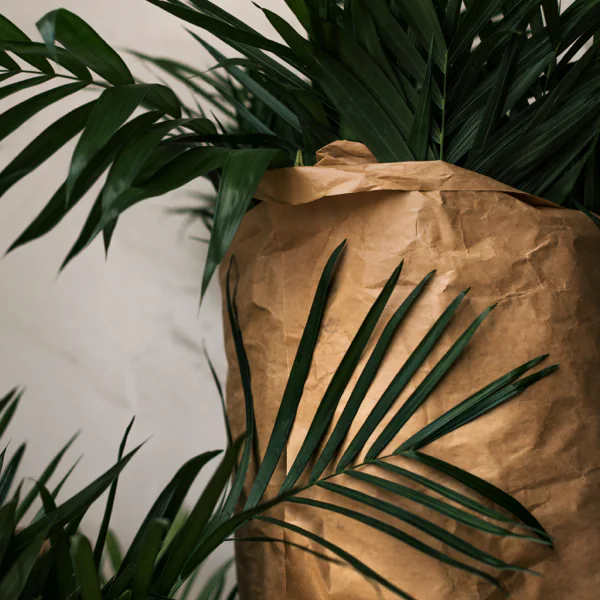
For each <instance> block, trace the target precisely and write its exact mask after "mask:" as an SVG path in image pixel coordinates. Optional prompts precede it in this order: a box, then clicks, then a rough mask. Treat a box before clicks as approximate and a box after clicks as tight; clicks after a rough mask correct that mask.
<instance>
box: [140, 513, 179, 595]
mask: <svg viewBox="0 0 600 600" xmlns="http://www.w3.org/2000/svg"><path fill="white" fill-rule="evenodd" d="M169 525H170V523H169V521H166V520H165V519H157V520H154V521H151V522H150V523H149V524H148V527H147V529H146V531H145V533H144V537H143V540H142V544H141V548H140V553H139V556H138V559H137V561H136V565H135V571H134V573H133V581H132V587H131V589H132V592H133V593H132V600H146V599H147V598H148V592H149V591H150V584H151V583H152V576H153V575H154V564H155V562H156V558H157V556H158V553H159V552H160V548H161V546H162V543H163V540H164V539H165V535H166V534H167V531H168V530H169Z"/></svg>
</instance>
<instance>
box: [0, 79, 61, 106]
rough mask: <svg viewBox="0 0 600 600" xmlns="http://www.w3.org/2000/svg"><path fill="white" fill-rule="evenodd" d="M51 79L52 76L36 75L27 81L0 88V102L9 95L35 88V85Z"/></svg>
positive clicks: (23, 80)
mask: <svg viewBox="0 0 600 600" xmlns="http://www.w3.org/2000/svg"><path fill="white" fill-rule="evenodd" d="M51 79H52V75H37V76H36V77H29V78H28V79H22V80H21V81H17V82H15V83H10V84H8V85H5V86H4V87H0V100H3V99H4V98H8V97H9V96H10V95H12V94H16V93H17V92H20V91H22V90H26V89H27V88H30V87H35V86H36V85H40V84H41V83H45V82H46V81H50V80H51Z"/></svg>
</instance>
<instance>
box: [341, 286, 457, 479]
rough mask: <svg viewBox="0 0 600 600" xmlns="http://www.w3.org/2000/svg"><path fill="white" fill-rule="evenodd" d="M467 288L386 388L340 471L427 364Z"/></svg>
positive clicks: (349, 462)
mask: <svg viewBox="0 0 600 600" xmlns="http://www.w3.org/2000/svg"><path fill="white" fill-rule="evenodd" d="M466 294H467V291H465V292H462V293H461V294H459V295H458V297H457V298H456V299H455V300H454V301H453V302H452V304H450V306H449V307H448V308H447V309H446V310H445V311H444V313H443V314H442V316H441V317H440V318H439V319H438V320H437V321H436V323H435V324H434V325H433V327H432V328H431V329H430V330H429V332H428V333H427V334H426V336H425V337H424V338H423V340H422V341H421V342H420V343H419V345H418V346H417V348H416V349H415V350H414V352H413V353H412V354H411V355H410V356H409V358H408V359H407V361H406V363H405V364H404V365H403V366H402V368H401V369H400V371H399V372H398V374H397V375H396V376H395V377H394V379H393V380H392V382H391V383H390V385H389V386H388V388H387V389H386V391H385V392H384V393H383V395H382V396H381V398H380V399H379V401H378V402H377V404H376V405H375V408H374V409H373V410H372V411H371V413H370V414H369V416H368V417H367V419H366V420H365V422H364V423H363V425H362V426H361V428H360V429H359V431H358V433H357V434H356V436H355V437H354V438H353V439H352V441H351V442H350V445H349V446H348V448H347V449H346V451H345V452H344V454H343V455H342V458H341V459H340V462H339V463H338V466H337V471H342V470H344V469H346V468H347V467H348V466H349V465H350V464H351V463H352V462H353V461H354V460H355V459H356V457H357V456H358V455H359V453H360V452H361V450H362V449H363V447H364V445H365V444H366V443H367V441H368V439H369V438H370V437H371V435H372V434H373V432H374V431H375V428H376V427H377V425H379V423H380V422H381V420H382V419H383V418H384V417H385V415H386V414H387V413H388V411H389V410H390V409H391V407H392V406H393V404H394V402H395V401H396V399H397V398H398V396H399V395H400V394H401V393H402V391H403V390H404V389H405V387H406V386H407V385H408V383H409V381H410V380H411V379H412V377H413V375H414V374H415V373H416V372H417V370H418V369H419V368H420V366H421V365H422V364H423V362H424V361H425V359H426V358H427V356H429V353H430V352H431V350H432V349H433V348H434V346H435V345H436V343H437V342H438V340H439V339H440V337H441V336H442V334H443V333H444V331H446V328H447V327H448V325H449V323H450V321H451V319H452V317H453V316H454V313H455V312H456V310H457V309H458V307H459V306H460V304H461V302H462V301H463V300H464V298H465V296H466Z"/></svg>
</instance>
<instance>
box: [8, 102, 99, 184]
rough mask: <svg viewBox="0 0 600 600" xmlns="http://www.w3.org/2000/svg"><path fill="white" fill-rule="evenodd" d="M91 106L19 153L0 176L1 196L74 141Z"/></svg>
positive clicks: (55, 125)
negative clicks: (69, 142)
mask: <svg viewBox="0 0 600 600" xmlns="http://www.w3.org/2000/svg"><path fill="white" fill-rule="evenodd" d="M93 106H94V102H88V103H87V104H84V105H83V106H80V107H79V108H76V109H75V110H72V111H71V112H69V113H67V114H66V115H65V116H64V117H61V118H60V119H58V121H56V122H55V123H53V124H52V125H50V127H48V128H47V129H45V130H44V131H43V132H42V133H41V134H40V135H38V136H37V137H36V138H35V140H33V141H32V142H31V143H30V144H29V145H28V146H27V147H26V148H25V149H24V150H23V151H22V152H20V153H19V154H18V156H17V157H16V158H15V159H13V160H12V161H11V162H10V164H9V165H8V166H7V167H5V168H4V169H3V171H2V172H1V173H0V196H2V195H3V194H4V193H5V192H6V191H7V190H9V189H10V188H11V187H12V186H13V185H14V184H15V183H17V182H18V181H20V180H21V179H23V177H26V176H27V175H29V174H30V173H31V172H32V171H33V170H34V169H36V168H37V167H39V166H40V165H41V164H43V163H44V162H45V161H46V160H48V158H50V157H51V156H52V155H53V154H54V153H55V152H56V151H58V150H59V149H60V148H62V147H63V146H64V145H65V144H66V143H67V142H68V141H69V140H71V139H73V138H74V137H75V136H76V135H77V134H78V133H79V132H80V131H81V130H82V129H83V128H84V127H85V124H86V122H87V120H88V117H89V116H90V113H91V112H92V108H93Z"/></svg>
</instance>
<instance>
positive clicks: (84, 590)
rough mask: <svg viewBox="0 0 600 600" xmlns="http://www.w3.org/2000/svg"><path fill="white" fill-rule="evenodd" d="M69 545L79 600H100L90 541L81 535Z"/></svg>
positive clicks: (100, 593) (99, 589)
mask: <svg viewBox="0 0 600 600" xmlns="http://www.w3.org/2000/svg"><path fill="white" fill-rule="evenodd" d="M71 544H72V552H73V564H74V566H75V573H76V574H77V580H78V581H79V590H80V593H81V600H102V592H101V587H100V581H99V580H98V572H97V571H96V565H95V564H94V555H93V553H92V546H91V544H90V541H89V540H88V539H87V538H86V537H84V536H82V535H77V536H75V537H74V538H73V540H72V542H71Z"/></svg>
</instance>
